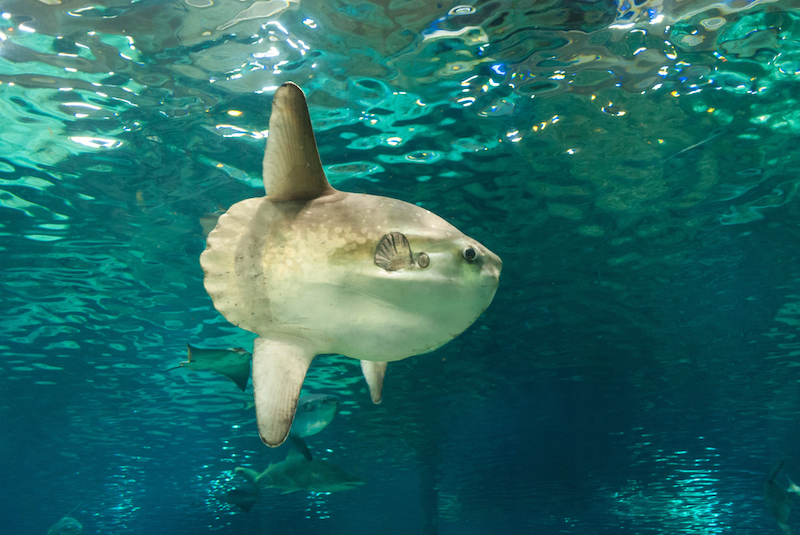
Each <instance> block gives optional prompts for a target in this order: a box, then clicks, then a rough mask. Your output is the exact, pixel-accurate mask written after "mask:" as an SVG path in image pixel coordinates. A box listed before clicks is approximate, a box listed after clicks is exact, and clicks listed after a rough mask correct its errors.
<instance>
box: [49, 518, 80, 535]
mask: <svg viewBox="0 0 800 535" xmlns="http://www.w3.org/2000/svg"><path fill="white" fill-rule="evenodd" d="M82 533H83V526H82V525H81V523H80V522H78V521H77V520H75V519H74V518H72V517H71V516H65V517H64V518H62V519H61V520H59V521H58V522H56V523H55V524H53V525H52V526H50V530H49V531H48V532H47V535H81V534H82Z"/></svg>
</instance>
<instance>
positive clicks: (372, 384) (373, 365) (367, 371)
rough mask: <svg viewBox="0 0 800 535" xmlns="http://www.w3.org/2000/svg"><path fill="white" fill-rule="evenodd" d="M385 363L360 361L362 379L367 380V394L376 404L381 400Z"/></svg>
mask: <svg viewBox="0 0 800 535" xmlns="http://www.w3.org/2000/svg"><path fill="white" fill-rule="evenodd" d="M386 364H387V363H386V362H373V361H371V360H362V361H361V371H362V372H363V373H364V379H366V380H367V385H368V386H369V395H370V397H372V402H373V403H375V404H376V405H377V404H378V403H380V402H381V397H382V396H383V377H384V376H385V375H386Z"/></svg>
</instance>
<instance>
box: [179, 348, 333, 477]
mask: <svg viewBox="0 0 800 535" xmlns="http://www.w3.org/2000/svg"><path fill="white" fill-rule="evenodd" d="M186 347H187V348H188V353H189V360H187V361H184V362H181V363H180V365H179V366H178V368H181V367H185V368H189V369H192V370H203V371H212V372H216V373H219V374H221V375H224V376H225V377H227V378H228V379H230V380H232V381H233V382H234V383H236V385H237V386H238V387H239V388H241V389H242V391H243V392H244V390H245V388H246V387H247V380H248V379H249V377H250V359H251V355H250V353H248V352H247V351H245V350H244V349H242V348H240V347H237V348H232V349H214V348H200V347H194V346H192V345H190V344H186ZM171 369H173V370H174V369H177V368H171ZM338 410H339V398H338V397H336V396H334V395H331V394H304V395H302V396H300V399H299V400H298V402H297V413H296V416H295V420H294V422H293V423H292V427H291V430H290V432H289V439H290V440H291V441H292V444H294V446H295V447H296V448H297V450H298V451H299V452H300V453H302V454H303V457H305V458H306V459H308V460H309V461H310V460H311V459H312V455H311V451H309V449H308V446H307V445H306V443H305V441H304V440H303V438H305V437H310V436H311V435H316V434H317V433H319V432H320V431H322V430H323V429H325V427H327V425H328V424H329V423H331V420H333V418H334V416H336V413H337V411H338Z"/></svg>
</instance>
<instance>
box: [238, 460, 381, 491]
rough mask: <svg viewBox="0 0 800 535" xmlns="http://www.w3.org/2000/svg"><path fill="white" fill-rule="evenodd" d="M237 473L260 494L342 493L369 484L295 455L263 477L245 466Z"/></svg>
mask: <svg viewBox="0 0 800 535" xmlns="http://www.w3.org/2000/svg"><path fill="white" fill-rule="evenodd" d="M235 472H237V473H240V474H242V475H243V476H244V477H245V478H247V480H248V481H250V483H252V484H253V486H254V487H255V489H256V490H257V491H258V490H261V489H265V488H272V489H277V490H279V491H281V494H289V493H290V492H296V491H299V490H304V491H308V492H338V491H342V490H350V489H352V488H355V487H357V486H359V485H363V484H364V483H366V481H364V480H363V479H361V478H360V477H358V476H354V475H352V474H349V473H348V472H346V471H344V470H343V469H341V468H340V467H339V466H337V465H335V464H333V463H331V462H328V461H323V460H321V459H313V460H310V461H309V460H308V459H305V458H304V457H302V456H301V455H299V454H298V453H295V452H291V453H290V454H289V455H288V456H287V457H286V460H285V461H281V462H279V463H276V464H272V465H270V466H269V467H268V468H267V469H266V470H264V471H263V472H261V473H258V472H256V471H255V470H251V469H250V468H243V467H241V466H240V467H237V468H236V470H235Z"/></svg>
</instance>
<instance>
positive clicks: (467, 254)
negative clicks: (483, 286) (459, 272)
mask: <svg viewBox="0 0 800 535" xmlns="http://www.w3.org/2000/svg"><path fill="white" fill-rule="evenodd" d="M462 254H463V255H464V260H466V261H467V262H473V261H475V259H476V258H478V251H476V250H475V248H473V247H467V248H466V249H464V252H463V253H462Z"/></svg>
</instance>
